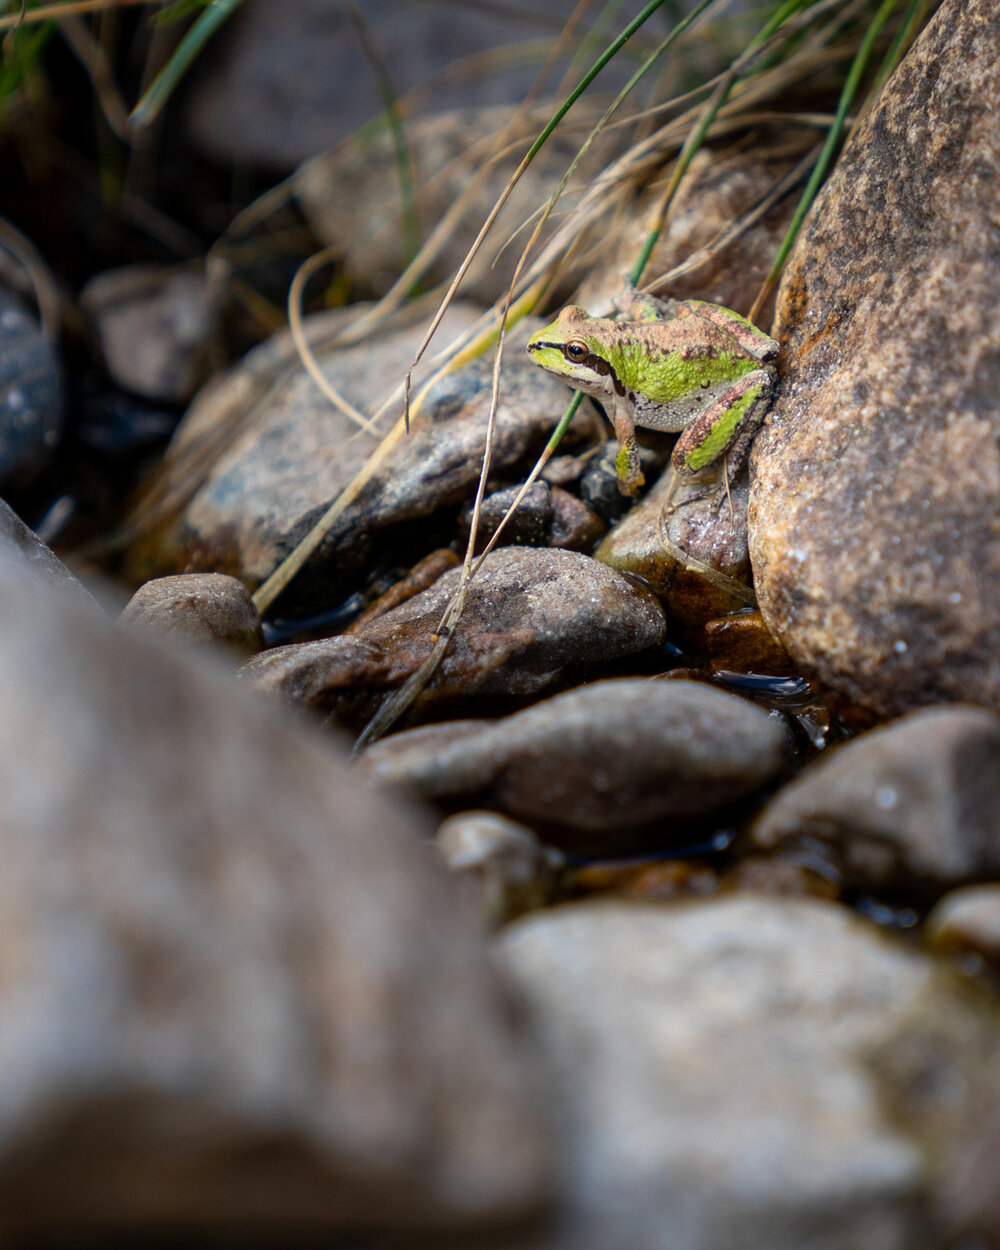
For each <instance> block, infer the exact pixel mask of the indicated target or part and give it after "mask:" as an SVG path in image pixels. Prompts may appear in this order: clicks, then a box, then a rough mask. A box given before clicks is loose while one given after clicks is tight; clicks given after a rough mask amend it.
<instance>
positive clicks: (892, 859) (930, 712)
mask: <svg viewBox="0 0 1000 1250" xmlns="http://www.w3.org/2000/svg"><path fill="white" fill-rule="evenodd" d="M753 836H754V840H755V842H756V843H757V844H758V845H759V846H764V847H775V846H780V845H785V846H796V845H798V846H803V845H806V844H808V843H809V842H814V841H820V842H822V843H823V844H825V845H827V846H829V847H831V848H832V849H833V851H834V855H835V859H836V862H837V863H838V864H839V866H840V868H841V870H842V872H843V873H844V876H845V877H846V878H847V879H848V880H849V881H851V882H853V883H855V884H857V885H861V886H864V887H866V888H875V887H881V886H886V885H888V886H894V887H895V886H898V885H899V884H900V881H901V879H904V880H907V881H910V882H919V883H922V884H923V885H925V886H930V887H936V888H940V887H942V886H947V885H954V884H958V883H960V882H962V881H965V880H971V879H975V878H981V877H984V876H991V875H996V874H1000V716H997V715H996V714H995V713H993V712H988V711H986V710H985V709H982V708H973V707H942V708H930V709H927V710H926V711H922V712H912V713H910V715H908V716H904V717H902V718H901V719H899V720H898V721H894V722H893V723H892V724H890V725H886V726H884V727H883V728H881V729H875V730H871V731H870V732H869V733H866V734H863V735H862V736H861V737H860V738H856V739H854V740H853V741H851V742H848V743H846V744H844V745H843V746H840V747H837V748H835V749H834V750H831V751H830V752H829V753H827V754H824V755H822V756H821V757H820V758H819V759H818V760H817V761H816V763H814V764H813V765H811V766H810V767H809V768H808V769H806V771H805V772H804V773H802V774H801V776H799V777H798V778H796V780H795V781H793V782H792V783H791V784H790V785H787V786H785V787H784V789H783V790H781V791H780V792H779V793H778V794H777V795H776V796H775V797H774V798H773V799H772V800H771V802H770V803H769V804H768V805H767V807H766V808H765V809H764V811H763V812H762V814H761V816H760V818H759V819H758V821H757V823H756V825H755V827H754V830H753Z"/></svg>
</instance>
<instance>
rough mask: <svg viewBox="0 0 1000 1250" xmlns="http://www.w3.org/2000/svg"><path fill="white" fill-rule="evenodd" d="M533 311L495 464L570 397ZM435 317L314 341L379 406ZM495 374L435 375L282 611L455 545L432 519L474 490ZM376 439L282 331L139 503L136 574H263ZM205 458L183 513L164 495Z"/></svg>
mask: <svg viewBox="0 0 1000 1250" xmlns="http://www.w3.org/2000/svg"><path fill="white" fill-rule="evenodd" d="M472 315H473V314H472V310H470V309H469V308H468V306H459V307H457V308H455V309H453V312H452V315H451V317H450V318H449V319H446V322H445V324H444V326H443V327H442V330H441V332H440V333H441V341H442V343H444V342H446V341H447V340H448V339H449V338H450V337H451V336H453V335H455V334H457V333H458V332H459V331H460V330H461V329H462V328H463V327H465V326H468V325H469V324H470V321H471V318H472ZM344 324H345V323H344V321H343V319H342V318H337V319H335V320H334V321H333V322H332V323H331V325H332V326H335V327H337V329H338V330H339V329H342V328H343V326H344ZM323 325H324V322H323V320H322V319H314V330H313V332H314V334H316V335H317V336H319V335H321V334H322V330H323ZM533 325H534V323H533V324H532V325H527V326H524V327H518V330H517V332H516V333H515V334H514V335H512V341H511V343H510V345H509V350H508V353H507V365H506V367H505V371H504V383H503V391H502V398H501V405H500V411H499V416H498V421H497V433H496V440H495V445H494V450H493V466H494V470H495V471H496V472H502V471H503V470H504V469H505V468H506V467H509V466H511V465H516V464H527V463H528V462H530V460H531V459H532V458H533V456H534V454H535V453H536V452H537V451H539V450H540V449H541V447H542V445H543V444H544V442H545V440H546V439H547V438H548V435H549V434H550V433H551V428H552V425H553V424H554V422H555V420H556V419H557V417H558V413H559V411H560V410H561V407H562V406H563V404H564V395H565V388H564V387H563V386H561V384H560V383H559V382H558V381H556V380H555V379H554V378H549V379H546V378H545V377H544V375H542V374H540V371H539V370H538V369H536V368H534V367H533V366H532V364H531V362H530V361H529V360H528V358H527V356H526V354H525V353H524V351H519V350H518V347H519V346H523V341H522V340H524V339H525V338H526V336H527V335H528V334H529V333H530V331H531V329H532V328H533ZM424 329H425V326H424V323H423V321H420V322H419V323H417V324H413V323H412V321H411V324H410V326H409V328H406V329H401V330H399V331H398V332H388V331H383V332H381V333H380V334H379V339H378V343H377V345H373V344H372V343H370V342H368V343H364V344H362V345H360V346H358V347H352V348H346V349H343V350H340V351H333V350H327V351H326V352H325V353H324V351H323V350H322V348H320V347H314V351H316V352H317V354H318V357H319V360H320V364H321V366H322V368H323V369H324V371H325V375H326V376H327V377H328V379H329V380H330V381H331V383H332V384H333V385H334V387H335V388H336V389H337V390H338V391H339V392H340V394H341V395H342V396H343V397H344V398H345V399H346V400H347V401H348V402H350V403H352V404H354V405H355V407H356V408H359V409H360V410H361V411H362V412H364V413H367V414H369V415H370V414H371V413H373V412H374V411H375V410H376V409H377V408H378V406H379V404H380V403H381V402H382V401H383V400H384V399H385V398H386V397H387V396H388V395H389V394H390V393H391V392H392V389H393V388H394V387H395V386H396V385H397V384H398V383H400V382H402V379H403V377H404V375H405V372H406V369H407V367H408V365H409V364H410V362H411V359H412V355H413V352H414V351H415V350H416V347H417V345H418V343H419V341H420V338H421V337H422V335H423V333H424ZM490 373H491V364H490V361H489V360H485V359H484V360H479V361H476V362H474V363H472V364H471V365H469V366H467V367H466V368H464V369H462V370H460V371H459V372H457V373H455V374H452V375H449V376H447V377H445V378H442V379H441V380H440V381H439V382H438V383H437V384H435V386H434V387H433V388H432V390H431V391H430V393H429V394H428V396H427V399H426V402H425V404H424V406H423V409H422V412H421V414H419V415H418V416H417V417H416V418H415V420H414V423H413V425H412V427H411V433H410V435H409V436H408V437H407V436H405V435H404V434H403V433H402V431H399V433H398V436H397V438H396V441H395V444H394V446H393V447H392V450H391V451H390V452H389V453H388V454H387V455H386V456H385V458H384V460H383V461H382V462H381V463H380V464H379V467H378V468H377V469H376V470H375V471H374V473H373V475H372V476H371V477H370V479H369V480H368V482H367V484H366V485H365V486H364V488H363V489H362V490H361V493H360V494H359V495H358V497H357V498H356V499H355V500H354V501H353V503H351V504H350V506H348V507H347V508H346V510H345V511H344V512H343V513H342V514H341V515H340V517H339V518H338V520H337V521H336V522H335V523H334V524H333V525H332V527H331V528H330V530H329V533H328V534H327V536H326V538H325V539H324V541H323V543H322V545H321V546H320V548H319V550H318V551H317V552H316V553H315V555H314V556H313V557H312V558H311V559H310V560H309V561H308V563H307V564H306V566H305V567H304V569H303V570H302V571H301V573H300V574H299V576H298V577H297V578H296V580H295V581H294V582H293V583H292V585H291V587H290V588H289V589H288V591H286V593H285V594H284V595H283V596H282V597H281V599H280V600H279V601H278V604H277V605H276V608H275V610H276V611H277V612H278V613H279V614H280V615H282V616H299V615H301V616H309V615H313V614H314V613H316V612H319V611H321V610H323V609H324V608H328V607H329V606H330V605H331V604H333V603H338V602H340V601H341V600H342V599H343V598H345V597H346V596H347V595H348V594H349V593H350V592H351V591H352V590H355V589H357V588H358V584H359V582H362V581H363V579H364V577H365V576H366V572H367V569H368V568H369V567H370V565H371V563H372V562H373V561H374V560H375V559H376V558H377V557H378V556H379V555H380V554H388V553H391V556H392V560H393V562H394V563H399V562H402V561H403V560H405V559H406V558H407V557H408V556H409V557H411V558H412V559H413V560H417V559H419V558H420V556H421V555H422V554H424V552H425V551H426V550H427V549H428V548H431V547H434V546H436V545H440V535H437V536H435V535H434V534H433V532H432V531H431V528H430V526H429V525H428V524H427V522H428V520H429V519H430V518H432V517H434V515H435V514H437V513H439V512H441V511H442V510H447V509H450V508H454V507H455V506H456V505H458V504H460V503H461V502H463V501H464V500H466V499H468V498H469V497H470V496H471V494H472V493H473V492H474V490H475V483H476V480H477V478H478V476H479V470H480V465H481V461H482V454H483V448H484V445H485V438H486V428H487V417H488V411H489V397H490ZM395 411H396V412H398V411H399V410H398V409H396V410H395ZM387 428H388V427H387ZM206 442H209V443H210V445H211V452H210V453H208V454H206V452H205V444H206ZM375 447H376V442H375V440H374V439H372V438H371V437H370V436H368V435H366V434H359V433H358V432H357V429H356V427H355V426H354V425H353V423H352V422H351V421H350V420H349V418H348V417H346V416H344V415H343V414H342V413H341V412H339V411H338V410H337V409H335V408H333V406H332V405H331V404H330V402H329V401H328V400H327V399H326V398H325V397H324V396H323V395H321V394H320V392H319V390H318V389H317V387H316V385H315V383H314V382H313V381H312V379H311V378H310V377H309V376H308V374H307V373H306V372H305V370H304V369H303V368H302V367H301V365H300V364H299V362H298V358H297V356H295V354H294V351H293V349H292V347H291V344H290V342H289V341H288V340H287V339H286V338H284V337H282V336H279V341H278V342H275V343H267V344H264V345H263V346H262V347H261V348H258V349H256V350H255V351H254V352H251V353H250V355H249V356H248V358H247V360H246V361H244V363H243V364H242V365H240V366H239V367H238V368H237V369H236V370H235V371H233V372H232V373H230V374H229V375H228V376H227V377H226V378H225V379H224V380H223V381H222V382H221V383H217V384H211V385H210V386H209V387H208V388H207V389H206V391H205V392H203V395H202V396H200V397H199V398H198V399H197V400H196V401H195V403H194V405H193V406H192V408H191V410H190V412H189V413H188V415H187V416H186V417H185V419H184V421H183V423H182V424H181V426H180V428H179V429H178V432H177V435H176V436H175V439H174V441H173V443H172V444H171V447H170V449H169V450H168V452H167V456H166V459H165V462H164V467H163V470H162V471H161V474H160V478H159V480H158V481H157V482H155V483H154V485H153V486H152V487H151V488H150V491H149V492H148V494H147V501H146V502H145V503H143V502H140V505H139V507H138V508H137V510H136V515H135V517H134V532H135V537H134V541H133V545H132V550H131V553H130V562H129V572H130V575H131V576H132V577H134V578H135V579H136V580H140V581H144V580H148V579H149V578H150V577H153V576H156V575H162V574H166V573H175V572H180V571H183V570H188V569H190V570H194V571H201V570H206V571H212V572H227V573H231V574H233V575H234V576H238V577H239V578H240V580H241V581H243V582H245V583H246V584H247V585H248V586H249V587H251V589H253V588H256V586H257V585H258V584H259V583H260V582H261V581H263V580H264V579H265V578H266V577H267V576H268V575H269V574H270V573H271V572H273V570H274V569H275V568H276V567H277V565H278V564H279V563H280V562H281V560H283V559H284V557H285V556H286V555H288V554H289V552H290V551H291V550H292V549H293V548H294V547H295V546H296V545H297V543H298V542H299V541H300V540H301V539H302V538H303V537H304V536H305V535H306V534H307V533H308V532H309V530H310V529H311V528H312V526H313V524H314V523H315V522H316V521H318V520H319V519H320V517H321V516H322V515H323V514H324V513H325V512H326V510H327V508H328V507H329V505H330V504H331V502H332V501H333V500H334V499H336V498H337V497H338V496H339V495H340V493H341V492H342V491H343V490H344V488H345V487H347V485H348V484H349V483H350V482H351V480H352V479H353V478H354V477H355V475H356V474H357V473H358V471H359V470H360V469H361V467H362V465H363V464H364V463H365V461H366V460H367V459H368V457H369V456H370V455H371V454H372V452H373V451H374V450H375ZM192 460H195V461H196V464H195V465H192ZM193 472H197V473H199V474H200V475H201V476H200V479H199V478H196V479H195V484H196V487H197V488H196V489H195V490H194V493H193V495H191V496H190V498H189V499H187V500H186V499H185V498H184V496H183V495H181V496H180V499H179V504H180V506H179V507H178V506H176V505H173V504H172V505H170V506H169V508H168V509H167V510H168V513H169V514H170V516H172V520H171V519H169V518H168V519H167V520H164V518H163V515H162V510H160V511H158V510H157V508H155V507H152V506H151V505H152V503H153V502H154V501H155V500H156V499H157V497H158V496H159V497H162V496H163V495H164V493H166V494H167V496H168V498H169V493H170V492H171V491H172V490H173V489H174V488H173V486H172V483H173V482H174V481H176V482H177V490H178V491H182V490H183V489H184V486H183V483H185V482H187V481H188V480H190V478H191V475H192V473H193ZM198 480H200V481H201V483H202V484H201V485H200V486H197V482H198ZM188 493H189V494H190V490H189V488H188ZM449 516H450V514H448V513H447V511H445V517H446V518H449ZM425 534H426V537H424V535H425Z"/></svg>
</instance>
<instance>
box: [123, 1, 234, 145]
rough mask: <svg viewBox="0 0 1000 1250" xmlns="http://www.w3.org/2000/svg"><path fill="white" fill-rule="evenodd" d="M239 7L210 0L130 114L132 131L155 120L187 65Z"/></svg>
mask: <svg viewBox="0 0 1000 1250" xmlns="http://www.w3.org/2000/svg"><path fill="white" fill-rule="evenodd" d="M241 3H242V0H211V2H210V3H209V5H208V7H207V8H206V9H205V11H204V12H203V13H202V14H201V15H200V16H199V17H198V18H197V20H196V21H195V22H194V24H193V25H192V27H191V29H190V30H189V31H188V32H187V34H186V35H185V36H184V38H183V39H182V40H181V42H180V44H179V45H178V47H177V50H176V52H175V53H174V54H173V56H172V57H171V58H170V60H169V61H168V62H167V63H166V65H164V67H163V69H161V70H160V72H159V73H158V74H157V75H156V77H155V78H154V79H153V81H152V82H151V83H150V85H149V88H148V90H147V91H146V92H145V94H144V95H143V97H142V99H141V100H140V101H139V103H138V104H137V105H136V106H135V108H134V109H133V110H132V115H131V118H130V121H131V123H132V126H133V128H134V129H135V130H141V129H142V128H143V127H144V126H148V125H149V124H150V122H152V121H154V120H155V119H156V118H157V117H159V115H160V112H161V111H162V109H163V106H164V105H165V104H166V102H167V100H168V99H169V98H170V96H171V95H172V94H173V91H174V88H175V87H176V86H177V84H178V83H179V82H180V80H181V79H182V78H183V77H184V75H185V74H186V73H187V71H188V69H189V68H190V65H191V62H192V61H193V60H194V59H195V57H196V56H197V55H198V53H199V52H200V51H201V50H202V48H203V47H204V46H205V44H206V43H207V42H208V40H209V39H210V38H211V37H212V35H214V34H215V32H216V31H217V30H218V29H219V27H220V26H221V25H222V23H223V22H225V21H227V20H228V19H229V18H230V17H232V15H233V14H234V13H235V12H236V10H237V9H238V8H239V6H240V4H241Z"/></svg>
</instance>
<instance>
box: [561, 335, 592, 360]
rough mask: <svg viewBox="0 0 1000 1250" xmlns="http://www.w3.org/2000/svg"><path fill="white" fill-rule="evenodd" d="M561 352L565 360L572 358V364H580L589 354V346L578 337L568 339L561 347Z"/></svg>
mask: <svg viewBox="0 0 1000 1250" xmlns="http://www.w3.org/2000/svg"><path fill="white" fill-rule="evenodd" d="M563 353H564V355H565V356H566V359H567V360H572V361H573V363H574V364H577V365H579V364H582V363H583V362H584V361H585V360H586V359H587V357H588V356H589V355H590V348H589V347H588V346H587V344H586V343H581V342H580V340H579V339H570V341H569V342H568V343H567V344H566V346H565V347H564V348H563Z"/></svg>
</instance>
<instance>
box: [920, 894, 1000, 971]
mask: <svg viewBox="0 0 1000 1250" xmlns="http://www.w3.org/2000/svg"><path fill="white" fill-rule="evenodd" d="M924 934H925V937H926V939H927V941H928V942H929V943H930V945H931V946H933V947H935V948H936V949H938V950H943V951H951V952H955V953H962V954H971V955H974V956H976V957H977V958H978V959H981V960H982V961H983V962H984V963H986V964H988V965H989V966H990V967H991V968H993V969H994V971H996V972H1000V884H997V883H996V882H995V881H991V882H988V883H987V884H985V885H965V886H961V887H960V888H959V889H957V890H949V891H948V893H947V894H946V895H945V896H944V897H943V898H942V899H940V900H939V902H938V903H937V905H936V906H935V908H934V910H933V911H932V912H931V914H930V915H929V916H928V917H927V921H926V924H925V926H924Z"/></svg>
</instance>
